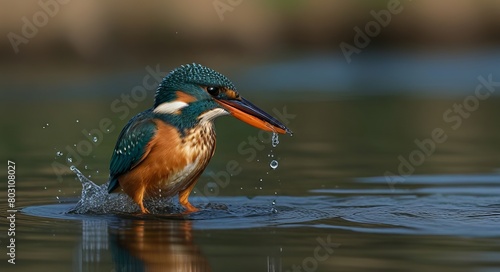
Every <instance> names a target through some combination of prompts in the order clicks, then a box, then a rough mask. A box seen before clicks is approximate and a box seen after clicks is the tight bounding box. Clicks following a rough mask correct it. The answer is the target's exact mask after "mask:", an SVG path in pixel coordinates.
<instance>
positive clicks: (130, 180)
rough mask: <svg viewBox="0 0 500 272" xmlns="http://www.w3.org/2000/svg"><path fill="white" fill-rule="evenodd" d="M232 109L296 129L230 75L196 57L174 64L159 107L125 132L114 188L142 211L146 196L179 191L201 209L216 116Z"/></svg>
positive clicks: (266, 125)
mask: <svg viewBox="0 0 500 272" xmlns="http://www.w3.org/2000/svg"><path fill="white" fill-rule="evenodd" d="M228 114H230V115H232V116H234V117H236V118H237V119H240V120H242V121H244V122H246V123H248V124H250V125H252V126H255V127H257V128H259V129H262V130H265V131H270V132H275V133H280V134H285V133H288V134H290V135H291V134H292V132H291V131H290V130H289V129H288V128H287V127H286V126H285V125H283V124H282V123H281V122H280V121H278V120H276V119H275V118H274V117H272V116H271V115H269V114H267V113H266V112H265V111H263V110H261V109H259V108H258V107H257V106H255V105H254V104H252V103H251V102H249V101H248V100H246V99H245V98H243V97H241V96H240V94H239V93H238V91H237V90H236V87H235V86H234V85H233V83H232V82H231V81H230V80H229V79H228V78H227V77H225V76H224V75H222V74H220V73H218V72H216V71H214V70H212V69H210V68H208V67H205V66H203V65H200V64H196V63H192V64H187V65H182V66H180V67H178V68H176V69H174V70H172V71H171V72H170V73H169V74H168V75H167V76H166V77H165V78H164V79H163V80H162V82H161V83H160V84H159V86H158V88H157V90H156V93H155V97H154V104H153V107H152V108H150V109H148V110H145V111H143V112H141V113H139V114H137V115H136V116H134V117H133V118H132V119H130V121H129V122H128V123H127V124H126V125H125V127H124V128H123V129H122V131H121V132H120V135H119V136H118V141H117V143H116V145H115V148H114V151H113V154H112V157H111V162H110V166H109V169H110V172H109V173H110V174H109V185H108V193H114V192H119V191H123V192H124V193H126V194H127V195H128V196H129V197H130V198H132V199H133V200H134V202H135V203H137V204H138V205H139V207H140V209H141V212H142V213H149V211H148V209H147V208H146V207H145V206H144V200H145V199H149V198H156V197H160V196H162V197H163V196H164V197H173V196H176V195H178V199H179V203H180V204H181V205H182V206H183V207H184V208H185V210H186V211H185V212H186V213H192V212H196V211H198V209H197V208H196V207H194V206H193V205H192V204H191V203H189V200H188V198H189V194H190V193H191V191H192V190H193V188H194V186H195V185H196V182H197V181H198V179H199V177H200V175H201V174H202V172H203V171H204V170H205V168H206V167H207V165H208V162H209V161H210V159H211V158H212V156H213V155H214V152H215V128H214V119H215V118H216V117H219V116H222V115H228Z"/></svg>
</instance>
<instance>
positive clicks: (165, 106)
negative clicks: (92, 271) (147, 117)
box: [153, 101, 189, 114]
mask: <svg viewBox="0 0 500 272" xmlns="http://www.w3.org/2000/svg"><path fill="white" fill-rule="evenodd" d="M187 106H189V104H188V103H186V102H183V101H172V102H164V103H161V104H160V105H158V107H156V108H155V109H154V110H153V112H155V113H163V114H172V113H176V112H177V111H179V110H180V109H182V108H185V107H187Z"/></svg>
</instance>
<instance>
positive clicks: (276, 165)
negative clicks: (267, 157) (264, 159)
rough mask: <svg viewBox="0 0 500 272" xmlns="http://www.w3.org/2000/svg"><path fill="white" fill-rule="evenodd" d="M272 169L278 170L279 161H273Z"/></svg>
mask: <svg viewBox="0 0 500 272" xmlns="http://www.w3.org/2000/svg"><path fill="white" fill-rule="evenodd" d="M269 166H271V168H272V169H276V168H278V161H277V160H272V161H271V163H270V164H269Z"/></svg>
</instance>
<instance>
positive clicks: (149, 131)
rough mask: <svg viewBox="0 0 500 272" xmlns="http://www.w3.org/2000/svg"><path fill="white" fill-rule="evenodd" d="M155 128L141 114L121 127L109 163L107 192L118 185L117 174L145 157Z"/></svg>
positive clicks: (132, 166) (149, 119)
mask: <svg viewBox="0 0 500 272" xmlns="http://www.w3.org/2000/svg"><path fill="white" fill-rule="evenodd" d="M156 129H157V128H156V124H155V123H154V122H153V121H152V120H151V118H148V117H144V116H142V115H138V116H137V117H135V118H133V119H132V120H130V122H129V123H128V124H127V125H126V126H125V127H124V128H123V130H122V131H121V133H120V135H119V136H118V141H117V143H116V146H115V149H114V151H113V156H112V157H111V163H110V165H109V176H110V183H109V186H108V191H109V192H112V191H113V190H114V189H116V188H117V187H118V185H119V184H118V180H117V177H118V176H120V175H121V174H123V173H125V172H127V171H129V170H130V169H132V168H134V167H135V166H136V165H137V164H139V163H140V162H141V161H142V160H143V159H144V158H145V157H146V155H147V154H146V153H147V152H148V150H147V144H148V143H149V141H150V140H151V138H152V137H153V136H154V135H155V132H156Z"/></svg>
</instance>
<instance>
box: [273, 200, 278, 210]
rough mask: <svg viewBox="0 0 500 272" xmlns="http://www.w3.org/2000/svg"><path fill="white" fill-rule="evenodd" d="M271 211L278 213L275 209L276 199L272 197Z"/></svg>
mask: <svg viewBox="0 0 500 272" xmlns="http://www.w3.org/2000/svg"><path fill="white" fill-rule="evenodd" d="M271 213H278V209H276V199H273V203H272V207H271Z"/></svg>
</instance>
